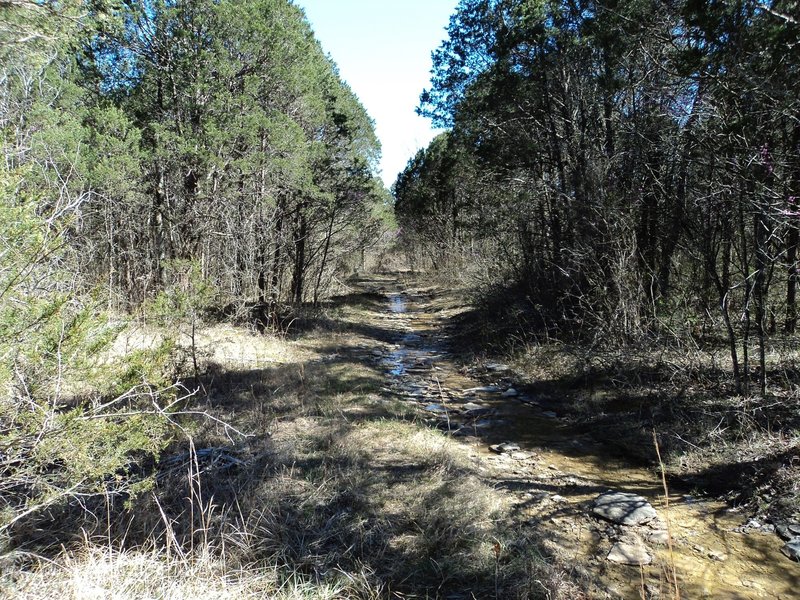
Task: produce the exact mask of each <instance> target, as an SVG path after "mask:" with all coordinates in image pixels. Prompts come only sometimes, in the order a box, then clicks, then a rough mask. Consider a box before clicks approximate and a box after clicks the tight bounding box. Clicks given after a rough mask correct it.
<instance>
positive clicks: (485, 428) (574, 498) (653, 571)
mask: <svg viewBox="0 0 800 600" xmlns="http://www.w3.org/2000/svg"><path fill="white" fill-rule="evenodd" d="M388 300H389V310H388V313H387V314H386V315H385V320H386V324H387V326H388V327H390V328H391V329H392V330H393V331H396V332H397V336H396V342H395V343H394V344H393V345H392V346H391V348H390V350H389V351H388V353H387V354H384V355H382V356H381V358H380V361H381V364H382V365H383V367H384V368H385V370H386V373H387V375H388V377H389V380H390V386H391V389H392V390H393V391H394V393H396V394H398V395H399V396H401V397H403V398H405V399H406V400H407V401H409V402H414V403H417V404H418V405H419V406H420V407H421V408H422V409H423V410H424V411H425V412H426V413H428V414H430V419H431V422H432V423H435V424H436V426H438V427H440V428H441V429H443V430H445V431H447V432H449V433H450V434H451V435H453V436H454V437H456V438H457V439H462V440H463V441H464V443H468V444H472V446H473V447H474V449H475V460H476V463H477V464H478V465H479V470H480V471H481V472H482V473H483V474H484V475H485V476H486V477H487V478H489V479H491V480H492V482H493V484H494V485H495V487H498V488H502V489H505V490H507V491H508V493H509V494H511V495H512V497H513V499H512V502H513V504H514V519H515V521H519V522H520V523H523V524H525V525H526V526H529V527H532V528H535V531H536V532H537V534H539V533H541V535H542V537H544V538H545V539H546V540H547V544H548V547H549V548H550V549H551V550H552V551H553V552H555V553H556V554H558V555H560V557H561V558H562V559H566V560H568V561H569V562H570V563H571V564H574V565H575V571H576V573H577V574H579V575H580V574H585V575H588V576H589V577H590V578H593V579H599V580H600V581H601V582H602V584H603V587H605V588H606V589H609V590H612V591H615V592H616V593H615V595H617V596H619V597H623V598H641V597H643V595H644V596H646V597H661V598H674V597H675V594H674V593H673V591H672V589H673V588H672V585H673V584H671V583H670V580H671V579H672V576H671V573H673V572H674V573H675V574H676V576H677V580H678V584H679V588H680V597H681V598H691V599H695V598H723V599H746V598H781V599H789V598H800V564H798V563H794V562H792V561H790V560H789V559H788V558H786V557H785V556H783V555H782V554H781V552H780V548H781V546H782V544H783V542H781V540H780V539H779V538H778V537H777V536H776V535H774V534H770V533H764V532H761V531H758V530H757V529H755V528H754V527H753V526H751V527H750V528H747V526H746V525H747V521H748V519H747V518H746V515H743V514H741V513H737V512H735V511H733V510H731V509H729V507H728V506H727V505H725V504H723V503H720V502H715V501H707V500H703V499H695V498H692V497H691V496H690V495H688V494H686V493H685V492H686V490H670V497H669V504H668V505H667V502H666V501H665V496H664V489H663V487H662V484H661V480H660V477H659V475H658V473H656V472H655V471H650V470H648V469H645V468H641V467H636V466H633V465H631V464H627V463H626V462H625V461H624V460H620V459H619V458H618V457H614V456H613V455H612V454H611V453H610V452H609V451H607V449H606V448H604V447H603V446H602V445H601V444H599V443H597V442H596V441H595V440H593V439H592V438H591V437H590V436H588V435H586V434H581V433H578V432H576V431H574V430H571V428H570V427H569V426H568V425H567V424H566V423H565V421H563V420H562V419H560V418H559V415H558V414H557V413H555V412H552V411H551V410H546V407H543V406H541V405H540V404H539V403H538V402H537V399H536V398H532V397H529V396H527V395H526V394H524V393H519V392H517V390H515V389H514V388H513V386H514V381H513V372H511V371H510V369H508V367H506V366H505V365H500V364H489V365H486V369H485V374H486V377H485V378H483V379H490V380H491V381H492V383H491V384H489V385H487V384H486V383H485V382H483V383H482V382H479V381H477V380H476V379H472V378H470V377H469V376H466V375H464V374H463V373H462V372H461V371H459V368H458V366H457V365H456V364H455V362H454V360H453V359H452V358H451V357H450V355H449V354H448V348H447V346H446V343H445V341H444V339H443V335H442V333H441V332H442V326H443V324H444V319H443V318H442V316H441V314H439V313H438V311H437V310H436V308H435V307H434V306H433V305H432V303H431V297H430V296H428V295H425V294H419V293H414V292H397V293H390V294H388ZM503 442H513V443H514V444H515V445H518V446H519V450H517V451H515V452H511V453H495V452H492V451H491V450H490V449H489V448H490V446H491V445H494V444H500V443H503ZM612 489H613V490H618V491H624V492H635V493H637V494H640V495H642V496H644V497H645V498H647V499H648V500H649V502H650V503H651V504H652V505H653V506H654V507H655V508H656V510H657V511H658V513H659V520H660V523H659V525H658V528H660V529H661V531H658V530H657V528H655V527H647V526H644V527H640V528H637V531H636V532H635V535H636V536H637V537H638V538H639V539H642V540H644V542H645V544H646V546H647V548H648V550H649V551H650V552H651V553H652V555H653V558H654V560H653V563H652V564H651V565H649V566H647V567H644V568H643V569H641V570H640V568H639V567H636V566H625V565H617V564H614V563H611V562H609V561H607V560H606V556H607V554H608V552H609V549H610V548H611V546H612V545H613V543H614V540H616V539H618V538H619V537H620V536H625V535H626V534H628V533H629V532H628V531H626V529H627V528H624V527H622V526H616V525H612V524H610V523H606V522H604V521H601V520H599V519H597V518H595V517H593V516H591V506H592V502H593V500H594V499H595V498H596V497H597V496H598V495H599V494H601V493H603V492H605V491H608V490H612ZM751 525H753V524H752V523H751ZM664 530H666V531H667V532H668V537H669V539H671V545H672V550H671V551H670V549H669V542H668V540H667V539H664V535H663V534H664ZM656 538H659V539H656Z"/></svg>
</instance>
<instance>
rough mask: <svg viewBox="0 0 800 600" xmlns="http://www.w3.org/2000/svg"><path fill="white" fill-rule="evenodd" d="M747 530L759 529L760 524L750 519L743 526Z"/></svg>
mask: <svg viewBox="0 0 800 600" xmlns="http://www.w3.org/2000/svg"><path fill="white" fill-rule="evenodd" d="M745 527H747V528H748V529H761V523H759V522H758V521H756V520H755V519H750V520H749V521H748V522H747V525H745Z"/></svg>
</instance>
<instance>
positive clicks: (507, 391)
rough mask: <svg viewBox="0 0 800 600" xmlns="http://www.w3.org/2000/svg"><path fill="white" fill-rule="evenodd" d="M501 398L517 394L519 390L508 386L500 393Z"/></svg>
mask: <svg viewBox="0 0 800 600" xmlns="http://www.w3.org/2000/svg"><path fill="white" fill-rule="evenodd" d="M500 395H501V396H502V397H503V398H513V397H515V396H519V392H518V391H517V390H515V389H514V388H508V389H507V390H506V391H505V392H503V393H502V394H500Z"/></svg>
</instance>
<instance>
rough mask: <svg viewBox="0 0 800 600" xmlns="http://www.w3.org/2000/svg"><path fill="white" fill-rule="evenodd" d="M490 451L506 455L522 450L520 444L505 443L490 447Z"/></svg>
mask: <svg viewBox="0 0 800 600" xmlns="http://www.w3.org/2000/svg"><path fill="white" fill-rule="evenodd" d="M489 450H491V451H492V452H497V454H505V453H507V452H517V451H518V450H520V447H519V444H515V443H514V442H503V443H502V444H494V445H493V446H489Z"/></svg>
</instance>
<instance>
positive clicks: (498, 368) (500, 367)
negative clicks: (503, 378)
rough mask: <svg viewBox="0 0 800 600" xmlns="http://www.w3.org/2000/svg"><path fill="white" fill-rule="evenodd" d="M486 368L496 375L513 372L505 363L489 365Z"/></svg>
mask: <svg viewBox="0 0 800 600" xmlns="http://www.w3.org/2000/svg"><path fill="white" fill-rule="evenodd" d="M484 366H485V367H486V369H487V370H488V371H494V372H495V373H505V372H506V371H510V370H511V367H509V366H508V365H504V364H503V363H487V364H486V365H484Z"/></svg>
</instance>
